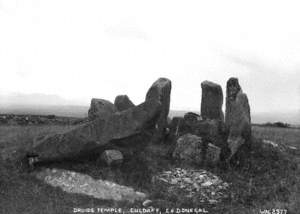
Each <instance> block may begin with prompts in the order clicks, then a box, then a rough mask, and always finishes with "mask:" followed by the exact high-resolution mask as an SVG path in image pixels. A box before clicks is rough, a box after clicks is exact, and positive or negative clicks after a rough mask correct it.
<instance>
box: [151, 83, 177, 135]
mask: <svg viewBox="0 0 300 214" xmlns="http://www.w3.org/2000/svg"><path fill="white" fill-rule="evenodd" d="M171 88H172V83H171V80H169V79H167V78H159V79H158V80H157V81H155V82H154V83H153V84H152V86H151V87H150V89H149V90H148V92H147V94H146V101H147V100H149V99H156V100H158V101H160V102H161V104H162V108H161V113H160V116H159V118H158V121H157V124H156V125H157V126H156V128H157V132H156V136H155V138H158V139H159V138H161V137H162V136H163V135H164V132H165V128H166V127H167V126H168V122H167V121H168V114H169V110H170V94H171Z"/></svg>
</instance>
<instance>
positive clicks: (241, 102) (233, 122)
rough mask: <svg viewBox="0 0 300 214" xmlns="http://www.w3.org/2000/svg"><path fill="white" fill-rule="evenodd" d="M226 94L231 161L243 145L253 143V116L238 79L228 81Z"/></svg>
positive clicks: (227, 129) (226, 122) (226, 120)
mask: <svg viewBox="0 0 300 214" xmlns="http://www.w3.org/2000/svg"><path fill="white" fill-rule="evenodd" d="M226 94H227V95H226V114H225V128H226V132H227V134H228V139H227V143H228V147H229V148H230V150H231V155H230V157H229V158H228V159H231V157H232V156H233V155H234V154H235V153H236V152H237V151H238V150H239V148H240V147H241V145H243V144H246V145H250V143H251V116H250V106H249V102H248V98H247V95H246V94H245V93H243V91H242V89H241V87H240V85H239V82H238V79H237V78H230V79H229V80H228V81H227V92H226Z"/></svg>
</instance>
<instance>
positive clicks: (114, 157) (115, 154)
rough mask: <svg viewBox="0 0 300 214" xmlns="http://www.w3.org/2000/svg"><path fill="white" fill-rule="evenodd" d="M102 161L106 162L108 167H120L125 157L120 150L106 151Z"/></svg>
mask: <svg viewBox="0 0 300 214" xmlns="http://www.w3.org/2000/svg"><path fill="white" fill-rule="evenodd" d="M101 159H102V160H103V161H105V163H106V164H107V165H108V166H111V165H118V164H121V163H122V162H123V155H122V153H121V152H120V151H118V150H105V151H104V152H103V153H102V155H101Z"/></svg>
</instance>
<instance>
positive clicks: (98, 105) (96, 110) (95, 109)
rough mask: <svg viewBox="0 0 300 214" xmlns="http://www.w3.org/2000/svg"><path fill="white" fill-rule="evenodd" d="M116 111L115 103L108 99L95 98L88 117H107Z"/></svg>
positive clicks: (90, 118)
mask: <svg viewBox="0 0 300 214" xmlns="http://www.w3.org/2000/svg"><path fill="white" fill-rule="evenodd" d="M116 111H117V109H116V108H115V106H114V104H112V103H111V102H109V101H108V100H104V99H96V98H93V99H92V101H91V105H90V109H89V111H88V118H89V120H94V119H96V118H101V119H106V118H108V117H109V116H110V115H112V114H113V113H115V112H116Z"/></svg>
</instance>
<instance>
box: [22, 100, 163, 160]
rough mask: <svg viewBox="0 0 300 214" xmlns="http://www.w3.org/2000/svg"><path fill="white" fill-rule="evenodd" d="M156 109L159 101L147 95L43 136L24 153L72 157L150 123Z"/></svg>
mask: <svg viewBox="0 0 300 214" xmlns="http://www.w3.org/2000/svg"><path fill="white" fill-rule="evenodd" d="M160 112H161V103H160V101H159V100H157V99H147V100H146V101H145V102H144V103H142V104H140V105H138V106H135V107H132V108H130V109H128V110H125V111H122V112H116V113H114V114H112V115H110V116H109V117H107V118H104V119H103V118H96V119H95V120H93V121H90V122H87V123H86V124H83V125H81V126H79V127H76V128H74V129H72V130H70V131H66V132H64V133H59V134H54V135H50V136H46V137H45V138H43V139H42V140H40V141H38V142H36V143H35V145H34V146H33V148H32V150H31V151H30V152H29V153H28V154H27V157H29V158H30V157H36V160H37V161H36V162H38V161H52V160H59V159H64V158H70V157H76V156H78V155H81V154H83V153H85V152H88V151H91V150H93V149H96V148H98V147H99V146H103V145H105V144H108V143H109V142H110V141H111V140H115V139H122V138H126V137H129V136H132V135H134V134H137V133H139V132H141V131H142V130H143V129H145V128H147V127H148V126H151V125H152V126H153V124H155V123H156V121H157V118H158V117H159V116H160Z"/></svg>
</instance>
